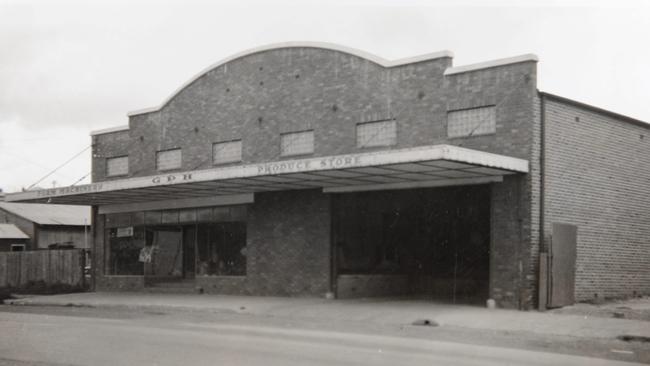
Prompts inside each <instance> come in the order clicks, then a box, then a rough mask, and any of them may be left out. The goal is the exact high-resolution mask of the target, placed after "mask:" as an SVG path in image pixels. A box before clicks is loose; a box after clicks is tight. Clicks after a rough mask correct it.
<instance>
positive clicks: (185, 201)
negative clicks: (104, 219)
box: [97, 193, 255, 214]
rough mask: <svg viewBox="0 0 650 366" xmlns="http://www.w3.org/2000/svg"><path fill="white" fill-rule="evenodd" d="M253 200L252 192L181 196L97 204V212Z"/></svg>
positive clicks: (229, 203)
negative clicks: (212, 195)
mask: <svg viewBox="0 0 650 366" xmlns="http://www.w3.org/2000/svg"><path fill="white" fill-rule="evenodd" d="M253 202H255V196H254V195H253V193H243V194H234V195H230V196H215V197H201V198H181V199H172V200H163V201H148V202H134V203H118V204H114V205H102V206H99V207H98V209H97V212H98V213H99V214H111V213H120V212H135V211H151V210H173V209H179V208H188V207H208V206H230V205H243V204H247V203H253Z"/></svg>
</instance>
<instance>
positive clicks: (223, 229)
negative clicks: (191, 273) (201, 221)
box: [197, 222, 246, 276]
mask: <svg viewBox="0 0 650 366" xmlns="http://www.w3.org/2000/svg"><path fill="white" fill-rule="evenodd" d="M197 246H198V254H199V257H198V268H197V275H199V276H220V275H221V276H223V275H225V276H243V275H246V223H244V222H226V223H220V224H212V225H199V228H198V232H197Z"/></svg>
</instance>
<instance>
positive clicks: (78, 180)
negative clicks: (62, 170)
mask: <svg viewBox="0 0 650 366" xmlns="http://www.w3.org/2000/svg"><path fill="white" fill-rule="evenodd" d="M90 173H91V172H88V173H86V175H84V176H83V177H81V178H79V179H77V180H76V181H75V182H74V183H72V184H71V185H70V186H74V185H76V184H77V183H79V182H81V181H82V180H84V179H86V177H88V176H89V175H90Z"/></svg>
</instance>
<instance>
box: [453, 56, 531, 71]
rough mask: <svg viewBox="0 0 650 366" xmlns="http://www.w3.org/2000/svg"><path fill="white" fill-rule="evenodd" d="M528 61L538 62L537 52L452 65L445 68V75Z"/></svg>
mask: <svg viewBox="0 0 650 366" xmlns="http://www.w3.org/2000/svg"><path fill="white" fill-rule="evenodd" d="M528 61H531V62H538V61H539V58H538V57H537V55H535V54H532V53H527V54H525V55H520V56H515V57H508V58H501V59H498V60H492V61H486V62H479V63H476V64H471V65H465V66H456V67H450V68H448V69H447V70H445V75H454V74H460V73H464V72H469V71H476V70H482V69H488V68H491V67H497V66H505V65H511V64H516V63H520V62H528Z"/></svg>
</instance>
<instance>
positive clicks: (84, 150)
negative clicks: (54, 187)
mask: <svg viewBox="0 0 650 366" xmlns="http://www.w3.org/2000/svg"><path fill="white" fill-rule="evenodd" d="M90 146H91V145H88V146H86V148H85V149H83V150H81V151H79V152H78V153H76V154H75V155H74V156H73V157H71V158H70V159H68V160H67V161H66V162H65V163H63V164H61V165H59V166H58V167H56V168H54V170H52V171H51V172H49V173H47V174H46V175H45V176H44V177H43V178H41V179H39V180H37V181H36V182H35V183H34V184H32V185H31V186H29V187H27V190H29V189H31V188H32V187H34V186H35V185H37V184H38V183H40V182H41V181H43V179H45V178H47V177H49V176H50V175H52V174H54V173H55V172H56V171H57V170H59V169H61V168H63V167H64V166H65V165H66V164H68V163H69V162H71V161H72V160H74V159H75V158H77V157H78V156H79V155H81V154H83V153H84V152H86V150H88V149H90Z"/></svg>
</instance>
